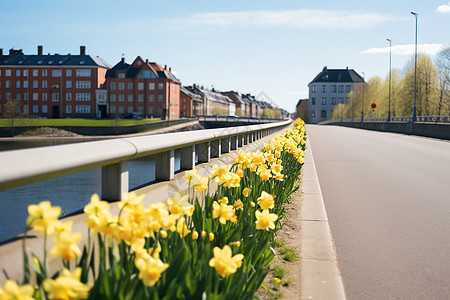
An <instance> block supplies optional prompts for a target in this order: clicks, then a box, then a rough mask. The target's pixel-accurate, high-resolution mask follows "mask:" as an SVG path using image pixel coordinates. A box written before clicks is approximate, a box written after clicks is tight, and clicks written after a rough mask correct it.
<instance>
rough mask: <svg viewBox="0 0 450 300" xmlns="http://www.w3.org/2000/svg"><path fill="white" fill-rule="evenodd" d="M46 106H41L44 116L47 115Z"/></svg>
mask: <svg viewBox="0 0 450 300" xmlns="http://www.w3.org/2000/svg"><path fill="white" fill-rule="evenodd" d="M47 111H48V110H47V105H42V113H43V114H46V113H47Z"/></svg>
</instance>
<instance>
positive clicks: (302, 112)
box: [295, 99, 308, 123]
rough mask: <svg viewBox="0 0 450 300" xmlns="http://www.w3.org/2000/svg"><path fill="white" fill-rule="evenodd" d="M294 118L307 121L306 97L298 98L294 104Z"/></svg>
mask: <svg viewBox="0 0 450 300" xmlns="http://www.w3.org/2000/svg"><path fill="white" fill-rule="evenodd" d="M295 118H301V119H302V120H303V121H305V123H308V99H300V100H298V103H297V105H296V106H295Z"/></svg>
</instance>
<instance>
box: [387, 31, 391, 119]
mask: <svg viewBox="0 0 450 300" xmlns="http://www.w3.org/2000/svg"><path fill="white" fill-rule="evenodd" d="M386 40H387V41H388V42H389V110H388V119H387V121H388V122H390V121H391V81H392V79H391V75H392V74H391V73H392V68H391V56H392V40H391V39H386Z"/></svg>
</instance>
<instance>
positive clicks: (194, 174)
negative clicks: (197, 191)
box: [183, 169, 197, 184]
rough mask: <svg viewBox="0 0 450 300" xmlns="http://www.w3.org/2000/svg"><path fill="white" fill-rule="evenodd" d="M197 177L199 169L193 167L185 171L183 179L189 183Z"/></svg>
mask: <svg viewBox="0 0 450 300" xmlns="http://www.w3.org/2000/svg"><path fill="white" fill-rule="evenodd" d="M196 177H197V170H196V169H192V170H190V171H186V172H184V176H183V179H184V180H185V181H186V182H187V183H189V184H190V183H192V182H193V181H194V180H195V178H196Z"/></svg>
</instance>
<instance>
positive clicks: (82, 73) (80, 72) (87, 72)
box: [76, 69, 91, 77]
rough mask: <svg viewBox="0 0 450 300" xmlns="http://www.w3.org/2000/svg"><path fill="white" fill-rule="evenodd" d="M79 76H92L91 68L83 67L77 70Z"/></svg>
mask: <svg viewBox="0 0 450 300" xmlns="http://www.w3.org/2000/svg"><path fill="white" fill-rule="evenodd" d="M76 76H77V77H91V70H90V69H81V70H77V75H76Z"/></svg>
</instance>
